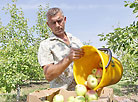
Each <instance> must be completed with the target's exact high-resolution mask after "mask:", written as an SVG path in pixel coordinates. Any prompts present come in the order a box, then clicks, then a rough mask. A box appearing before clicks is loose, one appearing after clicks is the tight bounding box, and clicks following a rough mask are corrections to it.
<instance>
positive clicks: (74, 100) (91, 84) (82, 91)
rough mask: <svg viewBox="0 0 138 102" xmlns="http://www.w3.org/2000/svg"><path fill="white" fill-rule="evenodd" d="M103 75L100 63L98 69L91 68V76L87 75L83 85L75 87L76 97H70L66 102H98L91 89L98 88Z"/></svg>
mask: <svg viewBox="0 0 138 102" xmlns="http://www.w3.org/2000/svg"><path fill="white" fill-rule="evenodd" d="M102 74H103V69H102V63H101V62H100V63H99V67H98V68H93V69H92V72H91V74H89V75H88V77H87V81H85V83H84V85H81V84H78V85H76V87H75V92H76V94H77V97H74V96H70V97H69V98H68V102H91V101H92V100H98V94H97V92H96V91H94V90H93V89H94V88H96V87H97V86H98V84H99V83H100V81H101V78H102Z"/></svg>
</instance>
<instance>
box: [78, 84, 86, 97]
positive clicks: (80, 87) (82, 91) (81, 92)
mask: <svg viewBox="0 0 138 102" xmlns="http://www.w3.org/2000/svg"><path fill="white" fill-rule="evenodd" d="M75 92H76V94H77V95H78V96H84V95H85V93H86V92H87V88H86V87H85V86H84V85H81V84H78V85H76V86H75Z"/></svg>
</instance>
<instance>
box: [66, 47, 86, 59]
mask: <svg viewBox="0 0 138 102" xmlns="http://www.w3.org/2000/svg"><path fill="white" fill-rule="evenodd" d="M83 55H84V51H83V50H82V49H80V48H71V49H70V53H69V55H68V56H67V57H68V58H69V60H70V61H74V60H77V59H80V58H81V57H82V56H83Z"/></svg>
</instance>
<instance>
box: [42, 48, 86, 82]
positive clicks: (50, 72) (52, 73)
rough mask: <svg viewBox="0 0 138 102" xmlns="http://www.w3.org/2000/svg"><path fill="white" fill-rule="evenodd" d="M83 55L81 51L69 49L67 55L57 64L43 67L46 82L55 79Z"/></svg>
mask: <svg viewBox="0 0 138 102" xmlns="http://www.w3.org/2000/svg"><path fill="white" fill-rule="evenodd" d="M83 54H84V52H83V50H82V49H78V48H77V49H76V48H71V50H70V53H69V55H68V56H66V57H65V58H63V59H62V60H61V61H60V62H59V63H57V64H49V65H45V66H43V70H44V75H45V78H46V79H47V80H48V81H51V80H53V79H55V78H56V77H58V76H59V75H60V74H61V73H62V72H63V71H64V70H65V69H66V68H67V67H68V66H69V65H70V64H71V63H72V61H73V60H76V59H79V58H81V57H82V56H83Z"/></svg>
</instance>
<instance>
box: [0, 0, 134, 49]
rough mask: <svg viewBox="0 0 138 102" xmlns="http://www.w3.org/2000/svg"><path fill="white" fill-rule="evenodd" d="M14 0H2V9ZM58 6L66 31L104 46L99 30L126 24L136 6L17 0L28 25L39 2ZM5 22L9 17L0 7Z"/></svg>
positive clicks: (93, 0)
mask: <svg viewBox="0 0 138 102" xmlns="http://www.w3.org/2000/svg"><path fill="white" fill-rule="evenodd" d="M10 1H11V0H0V9H2V7H3V6H6V4H7V3H10ZM131 1H133V0H131ZM47 4H48V5H49V7H59V8H61V9H62V10H63V12H64V15H65V16H66V18H67V21H66V27H65V30H66V32H69V33H71V34H72V35H74V36H76V37H77V38H79V39H80V40H81V41H82V42H90V44H91V45H92V46H94V47H96V48H100V47H102V46H105V44H106V42H101V41H99V37H98V36H97V35H98V34H101V33H104V34H106V33H110V32H113V30H114V28H116V27H126V26H128V25H129V24H131V23H132V22H133V21H136V18H135V17H136V16H135V15H134V14H133V13H132V10H133V9H130V8H129V7H124V5H125V3H124V0H17V7H21V8H22V10H23V12H24V14H25V15H24V16H25V17H26V18H28V19H29V22H30V23H29V25H30V26H31V25H34V24H35V23H36V17H37V14H36V12H37V11H38V7H39V5H42V6H44V7H45V5H47ZM0 18H1V20H2V22H3V25H4V24H6V23H7V22H8V19H9V17H7V15H5V14H4V12H3V11H1V10H0Z"/></svg>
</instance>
